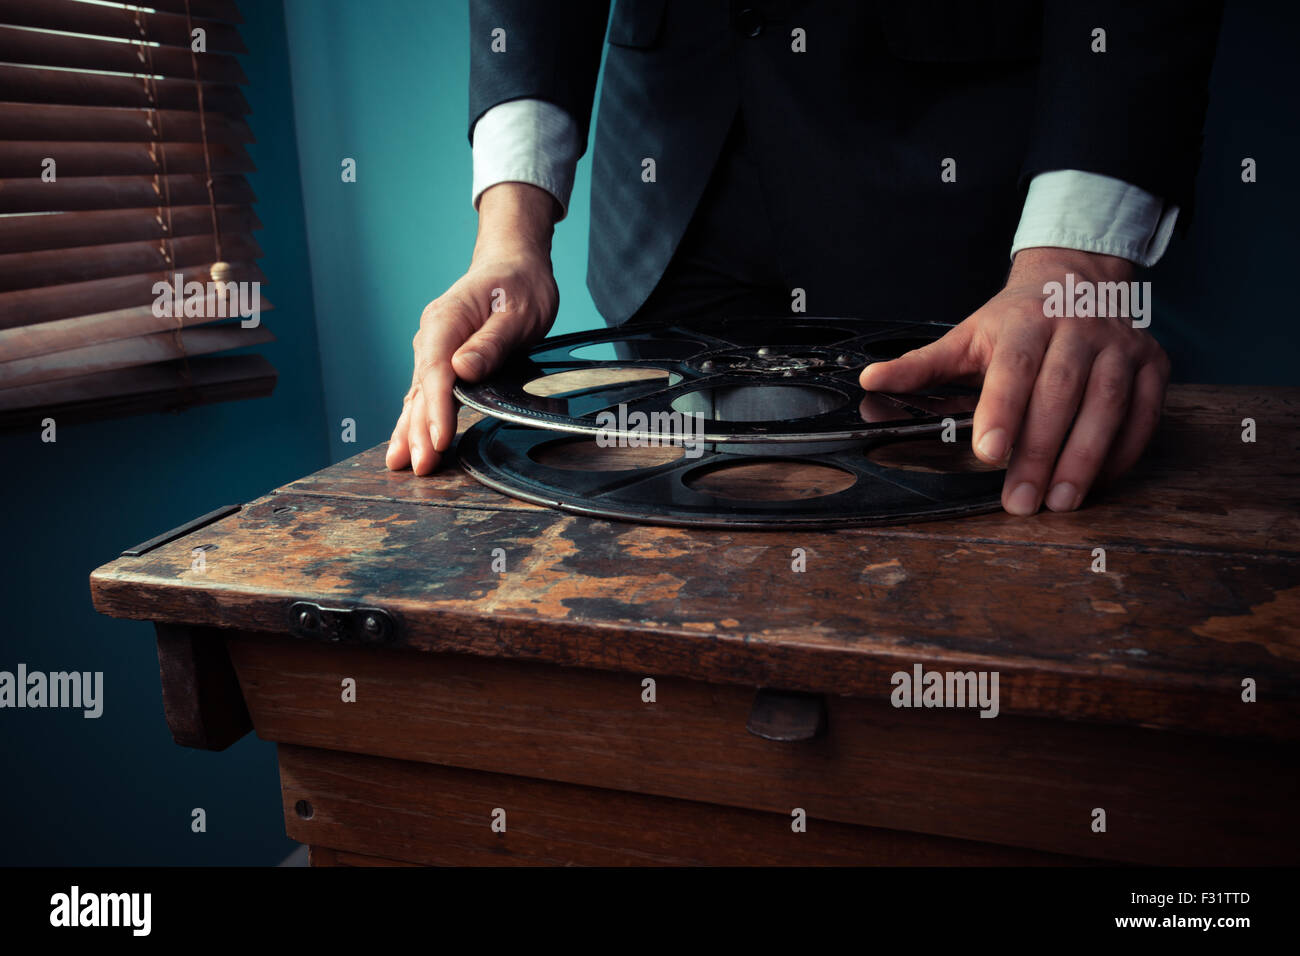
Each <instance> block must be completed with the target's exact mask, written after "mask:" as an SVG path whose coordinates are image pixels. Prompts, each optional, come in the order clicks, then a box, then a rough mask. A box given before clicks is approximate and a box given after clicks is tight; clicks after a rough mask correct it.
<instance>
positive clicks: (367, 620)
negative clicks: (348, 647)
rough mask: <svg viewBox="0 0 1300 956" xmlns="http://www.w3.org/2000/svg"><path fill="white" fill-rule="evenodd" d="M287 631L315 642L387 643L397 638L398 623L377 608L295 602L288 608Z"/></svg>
mask: <svg viewBox="0 0 1300 956" xmlns="http://www.w3.org/2000/svg"><path fill="white" fill-rule="evenodd" d="M289 632H290V633H291V634H293V635H294V636H295V637H307V638H311V639H313V640H318V641H339V642H344V643H349V644H387V643H388V642H389V641H391V640H393V639H394V638H395V637H397V624H396V623H395V622H394V621H393V618H392V616H391V615H390V614H389V613H388V612H387V611H383V610H380V609H379V608H377V607H321V606H320V605H319V604H312V603H311V602H310V601H295V602H294V603H293V604H291V605H290V606H289Z"/></svg>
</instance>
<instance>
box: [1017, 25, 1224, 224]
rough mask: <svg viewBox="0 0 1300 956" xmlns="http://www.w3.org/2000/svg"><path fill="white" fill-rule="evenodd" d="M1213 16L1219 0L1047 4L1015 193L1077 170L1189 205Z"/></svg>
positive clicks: (1211, 55) (1213, 41)
mask: <svg viewBox="0 0 1300 956" xmlns="http://www.w3.org/2000/svg"><path fill="white" fill-rule="evenodd" d="M1221 13H1222V4H1221V3H1220V2H1219V0H1144V2H1142V3H1135V4H1129V3H1126V2H1124V0H1108V2H1103V3H1088V4H1082V3H1077V2H1075V0H1048V2H1047V3H1046V5H1045V11H1044V20H1043V50H1042V63H1041V67H1040V70H1041V73H1040V76H1039V101H1038V105H1037V116H1036V118H1035V129H1034V134H1033V138H1032V140H1031V145H1030V149H1029V153H1028V156H1027V157H1026V161H1025V166H1024V169H1023V170H1022V178H1021V184H1022V186H1024V185H1025V184H1027V183H1028V181H1029V180H1030V179H1032V178H1033V177H1034V176H1035V175H1037V174H1038V173H1042V172H1048V171H1050V170H1057V169H1077V170H1083V171H1086V172H1092V173H1101V174H1103V175H1106V176H1113V177H1114V178H1116V179H1122V180H1124V181H1125V182H1129V183H1132V184H1133V185H1135V186H1138V187H1141V188H1142V189H1145V190H1146V191H1148V192H1150V193H1153V194H1155V195H1156V196H1160V197H1163V198H1164V199H1166V200H1167V201H1170V202H1173V203H1177V204H1179V205H1181V206H1184V207H1188V206H1190V204H1191V199H1192V185H1193V181H1194V179H1195V176H1196V167H1197V165H1198V163H1199V160H1200V151H1201V124H1202V121H1203V119H1204V116H1205V107H1206V102H1207V99H1208V82H1209V74H1210V66H1211V64H1212V62H1213V59H1214V49H1215V44H1216V42H1217V38H1218V29H1219V19H1220V15H1221ZM1098 28H1100V29H1103V30H1105V31H1106V36H1105V41H1106V51H1105V52H1104V53H1102V52H1094V51H1093V45H1094V38H1093V31H1094V30H1096V29H1098Z"/></svg>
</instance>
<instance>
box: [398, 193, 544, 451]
mask: <svg viewBox="0 0 1300 956" xmlns="http://www.w3.org/2000/svg"><path fill="white" fill-rule="evenodd" d="M555 213H556V204H555V200H554V199H553V198H552V197H551V194H550V193H548V192H546V191H545V190H542V189H538V188H537V187H536V186H530V185H527V184H526V183H499V184H497V185H496V186H492V187H491V188H489V189H487V190H486V191H484V193H483V195H482V196H481V197H480V198H479V228H478V240H477V242H476V243H475V246H474V258H473V260H472V261H471V263H470V267H469V271H468V272H466V273H465V275H464V276H462V277H461V278H460V279H458V280H456V283H455V284H454V285H453V286H452V287H451V288H450V289H448V290H447V291H446V292H444V293H443V294H442V295H440V296H439V297H438V298H436V299H434V300H433V301H432V302H430V303H429V304H428V305H427V306H425V309H424V314H423V315H421V316H420V330H419V331H418V332H416V334H415V341H414V342H413V343H412V344H413V346H414V348H415V374H414V376H413V377H412V379H411V388H410V390H409V391H408V392H407V393H406V398H405V399H404V400H403V402H402V414H401V416H400V417H399V418H398V419H397V427H396V428H394V429H393V437H392V439H391V440H390V441H389V445H388V456H387V458H386V459H385V461H386V463H387V465H388V467H389V468H391V469H392V470H394V471H399V470H401V469H403V468H405V467H406V466H407V465H410V466H411V469H412V470H413V471H414V472H415V473H416V474H417V475H427V474H428V473H429V472H431V471H433V470H434V469H435V468H436V467H438V462H439V461H440V460H441V458H442V454H443V452H445V451H446V450H447V449H448V447H450V445H451V441H452V439H453V438H454V437H455V436H456V402H455V399H454V397H453V396H452V393H451V389H452V385H454V384H455V382H456V378H457V377H458V376H459V377H460V378H462V379H464V380H465V381H467V382H476V381H478V380H479V379H481V378H482V377H484V376H485V375H487V374H489V373H490V372H491V371H492V370H494V369H495V368H497V366H499V365H500V364H501V362H502V361H503V360H504V359H505V357H506V355H507V354H509V352H510V351H511V350H512V349H514V348H516V347H518V346H521V345H526V344H528V343H530V342H533V341H536V340H537V339H540V338H542V337H544V336H545V335H546V333H547V332H548V331H549V330H550V328H551V324H552V323H553V322H554V321H555V312H556V309H557V308H558V307H559V304H560V293H559V290H558V289H557V288H556V285H555V276H554V274H553V273H552V270H551V232H552V229H553V226H554V224H555Z"/></svg>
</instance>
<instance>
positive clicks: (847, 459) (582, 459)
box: [456, 318, 1003, 529]
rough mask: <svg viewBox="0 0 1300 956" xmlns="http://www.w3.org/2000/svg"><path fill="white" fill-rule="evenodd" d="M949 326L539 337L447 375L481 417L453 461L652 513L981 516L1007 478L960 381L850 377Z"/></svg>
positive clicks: (595, 507)
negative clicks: (491, 367) (659, 424)
mask: <svg viewBox="0 0 1300 956" xmlns="http://www.w3.org/2000/svg"><path fill="white" fill-rule="evenodd" d="M948 328H949V327H948V326H945V325H941V324H939V323H929V322H925V323H914V322H898V321H887V322H880V321H869V320H860V319H842V318H828V319H819V318H800V319H798V320H791V319H789V318H772V319H768V318H733V319H721V320H715V321H711V322H707V323H698V324H697V323H692V324H691V325H690V326H682V325H671V324H648V325H638V326H635V327H627V328H622V329H607V330H600V331H596V332H585V333H577V334H574V335H566V336H559V337H556V338H553V339H547V340H545V341H543V342H541V343H540V344H538V345H537V346H535V347H533V348H532V349H530V350H528V351H527V352H525V353H522V354H520V355H517V356H515V357H514V358H512V359H511V360H510V361H509V362H508V363H507V365H506V366H505V367H503V368H502V369H501V370H500V371H499V372H498V373H497V374H495V375H494V376H492V377H491V378H490V379H489V380H487V381H485V382H482V383H478V384H473V385H470V384H466V383H458V384H457V388H456V394H457V396H458V397H459V398H460V400H461V401H462V402H464V403H465V404H466V405H469V406H471V407H473V408H477V409H479V410H481V411H483V412H485V413H487V415H488V416H489V417H487V418H485V419H484V420H483V421H481V422H479V423H478V424H477V425H475V426H474V427H473V428H471V429H470V430H469V431H468V432H466V434H465V435H464V436H463V437H462V439H461V441H460V443H459V445H458V453H459V457H460V461H461V463H462V465H463V467H464V468H465V469H466V470H467V471H468V472H469V473H470V474H471V475H473V476H474V477H475V478H476V479H477V480H478V481H480V482H481V483H483V484H484V485H486V486H488V487H490V488H493V489H495V490H497V491H500V492H502V493H504V494H507V495H510V496H512V497H515V498H520V499H522V500H525V501H530V502H533V503H535V504H541V505H546V506H549V507H553V508H558V509H560V510H563V511H567V512H571V513H574V514H582V515H588V516H593V517H601V518H614V519H621V520H630V521H638V522H643V523H651V524H665V525H676V526H695V527H715V528H732V529H747V528H754V529H757V528H823V529H824V528H841V527H849V526H862V525H881V524H898V523H906V522H910V521H918V520H932V519H937V518H948V517H957V516H961V515H969V514H978V513H982V512H987V511H993V510H996V509H997V508H998V507H999V502H1000V492H1001V485H1002V478H1003V472H1002V471H1000V470H995V469H991V468H989V467H988V466H986V465H984V464H983V463H982V462H980V461H978V459H976V458H975V457H974V456H973V455H972V454H971V453H970V450H969V425H970V419H971V414H972V412H973V411H974V408H975V404H976V400H977V398H978V396H977V394H976V393H975V392H974V391H973V390H971V389H962V388H939V389H934V390H931V391H928V392H927V393H926V394H922V395H893V394H884V393H865V394H864V393H863V392H862V390H861V388H860V387H859V386H858V373H859V371H860V370H861V368H862V367H863V366H864V365H866V364H867V363H869V362H873V361H880V360H883V359H889V358H895V357H897V356H898V355H901V354H903V353H904V352H907V351H910V350H911V349H914V348H917V347H919V346H920V345H923V344H926V343H927V342H930V341H933V340H934V339H936V338H938V337H939V336H940V335H942V334H943V333H944V332H946V331H947V329H948ZM616 410H617V413H616ZM637 413H640V415H641V416H642V417H641V418H638V417H637ZM655 416H667V417H663V418H660V419H659V420H660V421H668V420H670V418H671V416H676V419H677V421H679V422H685V421H687V420H688V419H689V421H690V422H692V423H693V424H694V430H693V431H691V432H690V433H689V434H686V433H680V434H678V435H676V436H669V437H668V438H667V439H666V440H665V438H664V434H663V432H656V430H655V429H653V428H651V429H649V433H647V428H646V424H647V423H653V422H654V421H655V420H656V419H655ZM962 430H965V432H966V434H962V433H961V431H962ZM945 431H946V432H947V434H941V432H945ZM953 432H956V434H953ZM648 434H649V435H653V436H654V438H653V440H647V439H648ZM945 439H955V440H945Z"/></svg>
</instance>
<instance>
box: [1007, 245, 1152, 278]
mask: <svg viewBox="0 0 1300 956" xmlns="http://www.w3.org/2000/svg"><path fill="white" fill-rule="evenodd" d="M1134 272H1135V266H1134V265H1133V263H1132V262H1130V261H1129V260H1128V259H1124V258H1121V257H1119V256H1108V255H1105V254H1104V253H1100V252H1084V251H1082V250H1079V249H1065V248H1060V247H1057V246H1033V247H1030V248H1028V249H1021V250H1020V251H1019V252H1017V253H1016V255H1015V258H1014V259H1013V260H1012V261H1011V271H1010V273H1009V274H1008V275H1007V282H1006V284H1007V285H1008V286H1013V285H1021V284H1025V283H1041V282H1043V281H1047V280H1056V281H1060V280H1062V279H1064V278H1065V276H1066V274H1067V273H1073V274H1074V275H1076V276H1080V277H1083V278H1087V279H1091V280H1095V281H1101V282H1128V281H1129V280H1131V279H1132V278H1133V274H1134Z"/></svg>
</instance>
